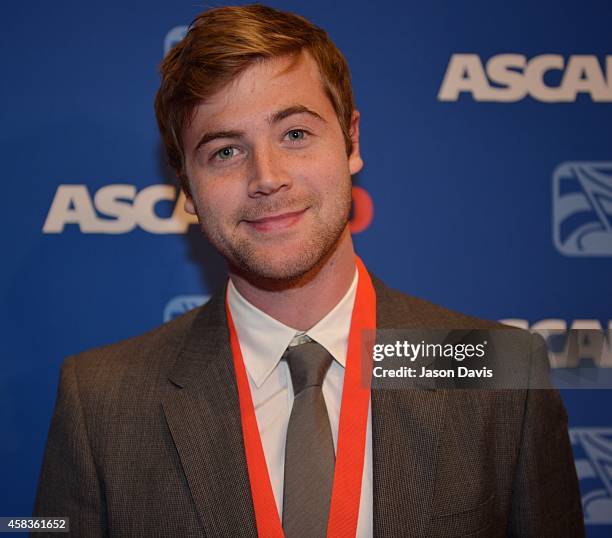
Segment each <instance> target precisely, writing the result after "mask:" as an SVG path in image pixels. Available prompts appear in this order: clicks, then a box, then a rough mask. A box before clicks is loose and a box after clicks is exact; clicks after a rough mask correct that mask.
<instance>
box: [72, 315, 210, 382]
mask: <svg viewBox="0 0 612 538" xmlns="http://www.w3.org/2000/svg"><path fill="white" fill-rule="evenodd" d="M208 308H209V306H208V305H207V304H206V305H203V306H201V307H198V308H195V309H193V310H190V311H189V312H186V313H185V314H182V315H181V316H178V317H176V318H175V319H173V320H170V321H168V322H166V323H164V324H162V325H160V326H158V327H155V328H154V329H151V330H150V331H147V332H146V333H144V334H141V335H138V336H134V337H131V338H128V339H125V340H122V341H119V342H115V343H112V344H108V345H104V346H100V347H96V348H93V349H89V350H87V351H83V352H81V353H78V354H76V355H72V356H70V357H68V358H66V359H65V361H64V363H63V365H62V369H63V370H64V369H74V372H75V375H76V379H77V380H78V382H79V387H80V389H81V390H84V391H86V390H87V388H91V387H93V386H95V387H97V388H98V391H99V390H100V389H102V390H104V388H110V386H111V385H113V386H115V385H117V384H118V383H119V384H122V382H124V381H125V382H130V383H132V384H133V383H147V381H148V382H149V383H155V382H158V381H159V380H160V379H161V378H164V379H165V378H166V377H167V374H168V372H169V371H170V369H171V368H172V366H173V365H174V362H175V360H176V357H177V354H178V352H179V350H180V349H181V348H182V345H183V342H184V340H185V338H186V336H187V335H188V333H189V331H190V329H191V327H192V325H193V323H194V321H195V319H196V318H197V317H198V316H202V315H203V314H204V313H205V312H206V310H207V309H208Z"/></svg>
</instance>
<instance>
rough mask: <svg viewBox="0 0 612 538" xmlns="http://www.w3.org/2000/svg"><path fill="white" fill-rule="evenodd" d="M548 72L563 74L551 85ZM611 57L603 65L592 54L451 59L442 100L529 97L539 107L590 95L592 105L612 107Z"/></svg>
mask: <svg viewBox="0 0 612 538" xmlns="http://www.w3.org/2000/svg"><path fill="white" fill-rule="evenodd" d="M549 73H553V74H556V75H560V78H561V80H560V82H559V84H555V85H552V86H551V85H549V82H550V81H549V80H548V79H549V78H550V77H549V76H547V75H549ZM611 79H612V56H611V55H607V56H606V57H605V58H604V60H603V63H602V62H600V61H599V58H598V57H597V56H595V55H593V54H572V55H571V56H569V57H568V58H567V61H566V58H565V57H564V56H561V55H560V54H540V55H538V56H534V57H533V58H527V57H526V56H524V55H522V54H497V55H495V56H491V57H490V58H489V59H488V60H487V61H486V62H485V63H483V60H482V58H481V57H480V56H479V55H478V54H453V55H452V56H451V57H450V60H449V62H448V66H447V68H446V73H444V79H443V80H442V85H441V86H440V90H439V91H438V100H439V101H457V100H458V99H459V96H460V95H461V94H462V93H466V94H469V95H471V97H472V99H473V100H474V101H477V102H478V101H489V102H497V103H515V102H517V101H522V100H523V99H525V98H526V97H528V96H529V97H531V98H532V99H534V100H535V101H540V102H541V103H574V102H576V100H577V99H578V94H588V95H589V96H590V98H591V101H593V102H594V103H610V102H612V81H611Z"/></svg>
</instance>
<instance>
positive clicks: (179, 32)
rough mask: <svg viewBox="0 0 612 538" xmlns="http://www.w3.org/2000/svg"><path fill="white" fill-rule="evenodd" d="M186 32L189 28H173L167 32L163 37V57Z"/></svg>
mask: <svg viewBox="0 0 612 538" xmlns="http://www.w3.org/2000/svg"><path fill="white" fill-rule="evenodd" d="M188 30H189V26H175V27H174V28H171V29H170V30H169V31H168V33H167V34H166V37H164V56H165V55H166V54H168V51H169V50H170V49H171V48H172V47H174V45H176V44H177V43H178V42H179V41H181V40H182V39H183V38H184V37H185V34H187V31H188Z"/></svg>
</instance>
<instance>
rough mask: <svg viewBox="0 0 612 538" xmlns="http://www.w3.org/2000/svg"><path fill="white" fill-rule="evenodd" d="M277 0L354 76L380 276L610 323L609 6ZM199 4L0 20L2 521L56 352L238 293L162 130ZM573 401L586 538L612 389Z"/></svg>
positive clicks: (608, 503) (604, 459)
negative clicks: (166, 94) (328, 42)
mask: <svg viewBox="0 0 612 538" xmlns="http://www.w3.org/2000/svg"><path fill="white" fill-rule="evenodd" d="M269 3H270V5H272V6H275V7H280V8H284V9H289V10H293V11H296V12H298V13H300V14H302V15H304V16H306V17H308V18H310V19H311V20H313V21H314V22H315V23H317V24H319V25H320V26H322V27H324V28H326V29H327V30H328V31H329V33H330V35H331V37H332V39H333V40H334V41H335V42H336V44H337V45H338V46H339V48H340V49H341V50H342V51H343V52H344V53H345V55H346V56H347V59H348V61H349V64H350V65H351V68H352V75H353V82H354V91H355V96H356V101H357V105H358V108H359V110H360V111H361V114H362V127H361V131H362V148H363V150H362V153H363V157H364V161H365V168H364V170H363V171H362V172H361V173H360V174H359V176H358V177H357V178H356V183H355V184H356V185H358V186H359V190H358V191H357V192H356V206H355V211H354V220H355V223H354V224H355V226H356V229H355V236H354V237H355V243H356V248H357V251H358V253H359V254H360V255H361V257H362V258H363V259H364V261H365V262H366V264H367V265H368V267H369V268H370V269H371V270H373V271H374V272H375V273H376V274H378V276H380V277H381V278H383V280H385V281H386V282H387V283H388V284H390V285H391V286H393V287H396V288H399V289H401V290H403V291H405V292H407V293H410V294H413V295H417V296H421V297H424V298H427V299H430V300H432V301H434V302H436V303H439V304H443V305H445V306H447V307H450V308H453V309H457V310H460V311H463V312H466V313H468V314H471V315H475V316H479V317H487V318H492V319H513V320H514V323H516V324H519V325H522V326H526V327H532V328H533V327H534V325H535V328H536V329H537V328H539V329H544V328H546V327H551V326H552V325H553V323H556V324H557V326H559V324H560V326H563V325H565V326H566V327H571V326H574V327H577V326H582V327H603V328H604V329H607V328H608V326H609V324H610V323H611V322H610V320H611V319H612V308H611V307H612V305H611V300H610V298H611V297H612V284H611V278H610V277H611V276H612V271H611V270H612V144H611V142H612V140H611V136H610V135H611V126H612V41H611V38H610V20H611V17H612V4H610V3H609V2H605V1H602V2H595V1H590V2H570V1H566V2H559V1H556V2H544V1H540V2H528V1H523V0H521V1H514V2H512V3H509V2H501V1H495V2H492V1H490V0H488V1H485V0H477V1H472V2H400V1H397V2H390V1H384V0H381V1H379V2H377V3H375V4H374V3H372V2H365V1H361V0H351V1H345V0H340V1H337V2H328V1H323V0H311V1H310V2H308V3H303V2H291V1H272V2H269ZM204 7H205V6H204V4H202V5H197V3H195V2H193V1H191V0H189V1H186V0H175V1H173V2H163V1H161V0H147V1H146V2H145V1H141V0H138V1H136V0H131V1H127V2H126V1H122V2H105V3H104V4H99V3H91V2H76V1H75V2H68V1H57V2H16V1H13V2H3V5H2V8H0V9H1V10H2V20H3V30H2V32H1V33H0V53H1V60H2V63H1V65H2V77H1V79H0V80H1V82H0V102H1V103H2V107H1V108H0V114H1V119H2V123H1V125H2V131H1V132H0V140H1V144H0V155H1V157H2V172H1V173H2V184H1V185H2V189H3V191H2V192H3V193H4V195H3V199H4V203H3V204H2V205H3V211H2V212H1V218H2V226H1V230H2V232H1V233H2V251H3V252H4V253H5V254H4V256H3V260H4V262H3V263H2V264H0V293H1V294H2V307H1V310H0V327H2V332H3V335H2V338H1V339H0V346H1V347H0V349H1V350H2V363H1V373H0V423H1V424H2V441H1V442H0V476H1V477H2V482H3V485H2V488H0V515H27V514H30V513H31V509H32V503H33V498H34V492H35V487H36V482H37V478H38V473H39V470H40V464H41V458H42V453H43V449H44V442H45V439H46V434H47V429H48V424H49V420H50V417H51V412H52V408H53V403H54V399H55V391H56V387H57V381H58V373H59V366H60V364H61V362H62V360H63V358H64V357H65V356H67V355H69V354H73V353H76V352H79V351H82V350H84V349H87V348H90V347H94V346H98V345H102V344H106V343H109V342H113V341H116V340H119V339H121V338H125V337H128V336H131V335H135V334H138V333H141V332H144V331H145V330H148V329H150V328H151V327H153V326H155V325H157V324H159V323H161V322H162V321H164V319H169V318H171V317H173V316H175V315H177V314H179V313H181V312H183V311H185V310H186V309H188V308H192V307H193V306H195V305H197V304H199V303H201V302H202V301H203V300H205V297H206V296H207V295H208V294H209V293H210V292H211V291H212V290H214V289H215V288H216V287H217V286H218V285H219V284H221V282H222V281H223V275H224V267H223V265H222V264H221V262H220V260H219V258H218V257H217V256H216V255H215V254H214V253H213V252H211V249H210V247H208V246H207V245H206V244H205V243H204V241H203V239H202V238H201V235H200V233H199V231H198V228H197V226H194V225H192V224H191V223H190V222H189V221H188V220H186V216H185V214H184V213H183V212H182V210H181V204H180V200H179V201H178V202H177V191H176V188H175V187H174V183H173V177H172V173H171V172H169V171H168V170H167V169H166V167H165V165H164V156H163V151H162V148H161V144H160V140H159V135H158V132H157V127H156V124H155V119H154V113H153V98H154V94H155V91H156V89H157V85H158V74H157V66H158V64H159V62H160V60H161V58H162V56H163V54H164V50H165V48H167V47H168V46H170V45H171V44H172V43H174V42H175V41H176V40H177V39H180V36H181V35H182V32H183V31H184V25H186V24H188V23H189V22H190V21H191V20H192V19H193V18H194V16H195V15H196V14H197V13H199V12H200V11H201V10H202V9H203V8H204ZM370 203H371V205H370ZM550 320H556V322H553V321H550ZM580 320H587V322H584V321H582V322H581V321H580ZM577 321H578V323H577ZM601 366H602V367H604V366H605V365H601ZM608 366H609V365H608ZM563 396H564V400H565V402H566V405H567V407H568V412H569V417H570V427H571V429H572V430H571V433H572V443H573V446H574V451H575V456H576V464H577V469H578V473H579V476H580V483H581V489H582V494H583V504H584V509H585V517H586V520H587V524H588V533H589V536H593V537H596V536H610V535H611V534H612V411H611V409H612V393H611V392H610V391H607V390H592V391H585V390H583V391H578V390H574V391H565V392H564V393H563Z"/></svg>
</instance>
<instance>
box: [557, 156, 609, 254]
mask: <svg viewBox="0 0 612 538" xmlns="http://www.w3.org/2000/svg"><path fill="white" fill-rule="evenodd" d="M552 207H553V241H554V244H555V247H556V248H557V250H558V251H559V252H560V253H561V254H563V255H565V256H592V257H594V256H612V162H567V163H563V164H560V165H559V166H558V167H557V168H556V170H555V172H554V174H553V189H552Z"/></svg>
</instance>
